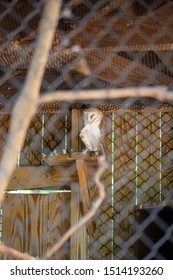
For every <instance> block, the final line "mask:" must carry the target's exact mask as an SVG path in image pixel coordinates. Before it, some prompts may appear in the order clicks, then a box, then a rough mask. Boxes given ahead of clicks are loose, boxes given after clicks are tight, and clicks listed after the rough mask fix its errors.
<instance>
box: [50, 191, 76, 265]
mask: <svg viewBox="0 0 173 280" xmlns="http://www.w3.org/2000/svg"><path fill="white" fill-rule="evenodd" d="M70 199H71V194H70V193H66V192H63V193H52V194H49V226H48V227H49V248H51V247H52V246H53V245H55V244H56V243H57V242H58V241H59V240H60V238H61V237H62V236H63V234H64V233H65V232H66V231H67V230H68V229H69V227H70ZM51 259H55V260H67V259H70V241H69V240H68V241H66V242H65V244H64V245H63V247H62V248H61V249H60V250H59V251H57V252H56V253H55V254H54V255H53V256H52V258H51Z"/></svg>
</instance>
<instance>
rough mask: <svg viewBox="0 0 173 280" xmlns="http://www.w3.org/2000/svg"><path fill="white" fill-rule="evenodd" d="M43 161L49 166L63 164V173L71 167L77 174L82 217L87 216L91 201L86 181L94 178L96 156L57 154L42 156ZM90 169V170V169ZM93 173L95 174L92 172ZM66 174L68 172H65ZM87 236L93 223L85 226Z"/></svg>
mask: <svg viewBox="0 0 173 280" xmlns="http://www.w3.org/2000/svg"><path fill="white" fill-rule="evenodd" d="M43 160H44V161H45V162H46V163H47V164H48V165H50V166H57V165H59V166H63V165H64V164H65V169H64V172H65V171H67V166H69V165H72V164H73V163H75V165H73V166H72V169H71V170H72V172H74V173H75V172H76V170H77V174H78V181H79V186H80V194H81V199H82V210H83V215H85V214H87V213H88V212H89V210H90V208H91V199H90V194H89V189H88V181H89V180H90V181H91V178H92V177H94V174H95V172H96V169H97V167H98V163H97V160H98V156H96V155H93V156H90V155H88V154H83V153H80V152H79V153H78V152H76V153H72V154H71V155H70V156H69V155H66V154H57V155H50V156H44V155H43ZM91 167H92V168H91ZM94 171H95V172H94ZM67 173H68V172H67ZM69 175H70V174H69ZM86 226H87V232H88V234H93V233H94V231H95V223H94V222H93V221H91V222H89V223H88V224H87V225H86Z"/></svg>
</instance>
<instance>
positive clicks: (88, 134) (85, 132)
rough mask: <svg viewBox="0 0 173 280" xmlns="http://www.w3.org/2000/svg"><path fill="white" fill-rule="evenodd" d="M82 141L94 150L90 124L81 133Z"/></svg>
mask: <svg viewBox="0 0 173 280" xmlns="http://www.w3.org/2000/svg"><path fill="white" fill-rule="evenodd" d="M79 136H80V138H81V140H82V142H83V143H84V144H85V146H86V147H87V148H88V149H89V150H91V151H92V150H93V146H92V139H91V132H90V129H89V125H86V126H85V127H84V128H83V129H82V130H81V132H80V134H79Z"/></svg>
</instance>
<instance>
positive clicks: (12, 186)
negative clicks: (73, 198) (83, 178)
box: [7, 166, 78, 190]
mask: <svg viewBox="0 0 173 280" xmlns="http://www.w3.org/2000/svg"><path fill="white" fill-rule="evenodd" d="M62 170H63V171H62ZM67 170H68V169H67V167H65V168H62V167H59V166H57V167H49V166H39V167H38V166H25V167H24V166H23V167H18V168H16V169H15V171H14V172H13V175H12V177H11V180H10V182H9V184H8V188H7V190H20V189H31V190H34V189H42V188H50V187H57V186H63V185H68V184H69V183H71V182H73V181H78V176H77V174H74V173H73V172H72V173H70V172H67Z"/></svg>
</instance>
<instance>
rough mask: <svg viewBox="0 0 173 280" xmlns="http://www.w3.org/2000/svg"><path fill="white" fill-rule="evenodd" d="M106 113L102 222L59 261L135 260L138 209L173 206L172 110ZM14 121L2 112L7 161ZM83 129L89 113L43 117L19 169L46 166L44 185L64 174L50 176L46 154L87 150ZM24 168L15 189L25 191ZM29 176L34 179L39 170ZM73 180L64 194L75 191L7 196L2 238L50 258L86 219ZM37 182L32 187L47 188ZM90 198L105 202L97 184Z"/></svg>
mask: <svg viewBox="0 0 173 280" xmlns="http://www.w3.org/2000/svg"><path fill="white" fill-rule="evenodd" d="M104 114H105V120H106V131H107V134H106V138H105V142H106V147H107V148H106V154H107V160H108V162H109V167H108V169H107V171H106V172H105V174H104V176H103V182H104V184H105V188H106V199H105V201H104V203H103V204H102V206H101V207H100V209H99V211H98V213H97V215H96V216H95V219H94V220H95V223H96V230H95V232H94V234H92V235H90V236H89V239H88V236H87V232H86V228H85V227H83V228H82V229H81V230H79V231H78V232H77V233H76V234H75V235H74V236H73V237H72V238H71V240H70V242H67V243H66V244H65V245H64V247H63V248H62V249H61V250H60V251H59V252H58V253H57V254H56V255H55V256H54V257H53V258H55V259H68V258H71V259H81V258H82V259H83V258H89V259H114V258H116V259H124V258H127V259H128V258H130V259H132V258H134V257H135V249H134V247H133V244H134V241H135V240H133V235H134V233H135V231H136V227H135V215H134V210H135V209H136V207H139V206H142V207H149V206H156V205H158V204H159V203H161V202H163V201H165V203H172V198H173V195H172V193H170V192H171V190H172V184H173V175H172V159H173V151H172V150H173V140H172V139H173V132H172V131H173V121H172V120H173V110H172V108H170V107H169V108H164V110H163V109H162V108H161V109H160V110H158V109H155V108H152V109H144V110H140V111H130V110H122V109H121V110H116V111H111V112H106V113H104ZM9 119H10V117H9V116H8V115H0V135H1V137H0V156H1V154H2V151H3V146H4V143H5V134H6V132H7V131H8V125H9ZM82 126H83V122H82V110H81V109H80V110H77V109H74V110H73V113H72V119H71V116H70V113H68V115H63V114H61V115H59V116H58V115H56V114H51V115H50V114H49V115H44V116H43V115H41V114H39V115H36V116H35V117H34V119H33V120H32V122H31V125H30V128H29V130H28V132H27V136H26V141H25V144H24V147H23V149H22V151H21V152H20V157H19V165H20V166H21V167H19V169H20V168H23V167H25V166H26V167H27V168H28V167H29V168H40V172H39V174H40V182H42V181H43V180H45V178H47V175H48V174H47V173H49V172H50V174H55V173H56V172H58V169H57V170H56V168H55V167H51V168H50V167H49V168H48V169H47V171H45V172H47V173H44V170H43V169H42V168H45V166H43V162H42V157H41V153H42V152H43V151H46V152H49V151H51V150H53V149H55V148H57V150H58V151H60V150H62V149H64V148H65V147H66V148H67V147H69V148H70V147H71V148H73V149H74V150H76V149H77V150H78V149H79V150H80V149H82V148H83V145H82V143H81V141H80V139H79V137H78V133H79V131H80V129H81V128H82ZM71 127H72V129H71ZM74 168H75V167H74ZM19 169H16V177H15V175H14V179H15V180H13V181H11V184H13V189H14V188H16V189H17V184H16V182H17V181H16V180H17V178H19V175H18V174H19V173H20V172H21V171H20V170H19ZM17 170H18V173H17ZM35 171H36V169H35ZM27 172H29V173H26V174H33V172H31V170H30V171H29V170H27ZM44 174H45V175H44ZM46 174H47V175H46ZM44 176H46V177H44ZM51 176H54V175H51ZM26 177H27V176H26ZM48 178H49V180H47V184H48V185H47V187H46V185H45V187H44V189H54V190H55V189H56V182H53V183H52V184H51V183H50V180H51V177H50V176H48ZM57 178H58V177H57ZM73 179H74V178H73V177H71V182H69V183H68V182H67V184H66V183H64V184H63V188H64V189H65V188H66V187H67V189H69V188H71V193H69V192H64V193H51V194H50V193H47V194H27V195H26V194H7V195H6V197H5V202H4V205H3V221H2V222H3V229H2V240H3V241H4V242H5V243H6V244H7V245H9V246H12V247H14V248H18V249H20V250H22V251H27V252H29V253H31V254H33V255H35V256H36V255H38V256H40V255H42V254H43V253H45V252H46V250H47V249H48V248H49V247H50V246H52V245H53V244H54V243H55V242H56V241H57V240H58V239H59V238H60V236H61V235H62V234H63V232H65V231H66V229H67V228H68V227H69V226H70V224H73V223H75V222H76V221H77V220H78V218H79V217H81V215H82V211H81V196H80V191H79V189H80V187H79V184H78V183H77V182H76V179H75V180H74V181H73ZM64 181H65V177H64ZM14 182H15V185H14ZM33 182H34V183H33V184H34V185H32V186H30V189H36V187H38V186H39V184H36V182H35V181H33ZM23 184H24V186H25V183H23ZM27 184H28V183H27ZM40 184H41V183H40ZM60 185H61V181H57V189H60ZM65 186H66V187H65ZM21 187H22V185H20V189H21ZM39 188H40V187H39ZM27 189H29V186H28V185H27ZM90 195H91V200H94V199H95V198H96V197H97V189H96V186H95V185H94V184H93V183H91V184H90ZM74 205H75V207H74ZM33 209H34V211H33ZM88 240H89V242H88ZM125 247H126V248H127V247H128V248H129V249H128V253H127V254H126V255H124V254H123V252H124V248H125Z"/></svg>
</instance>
